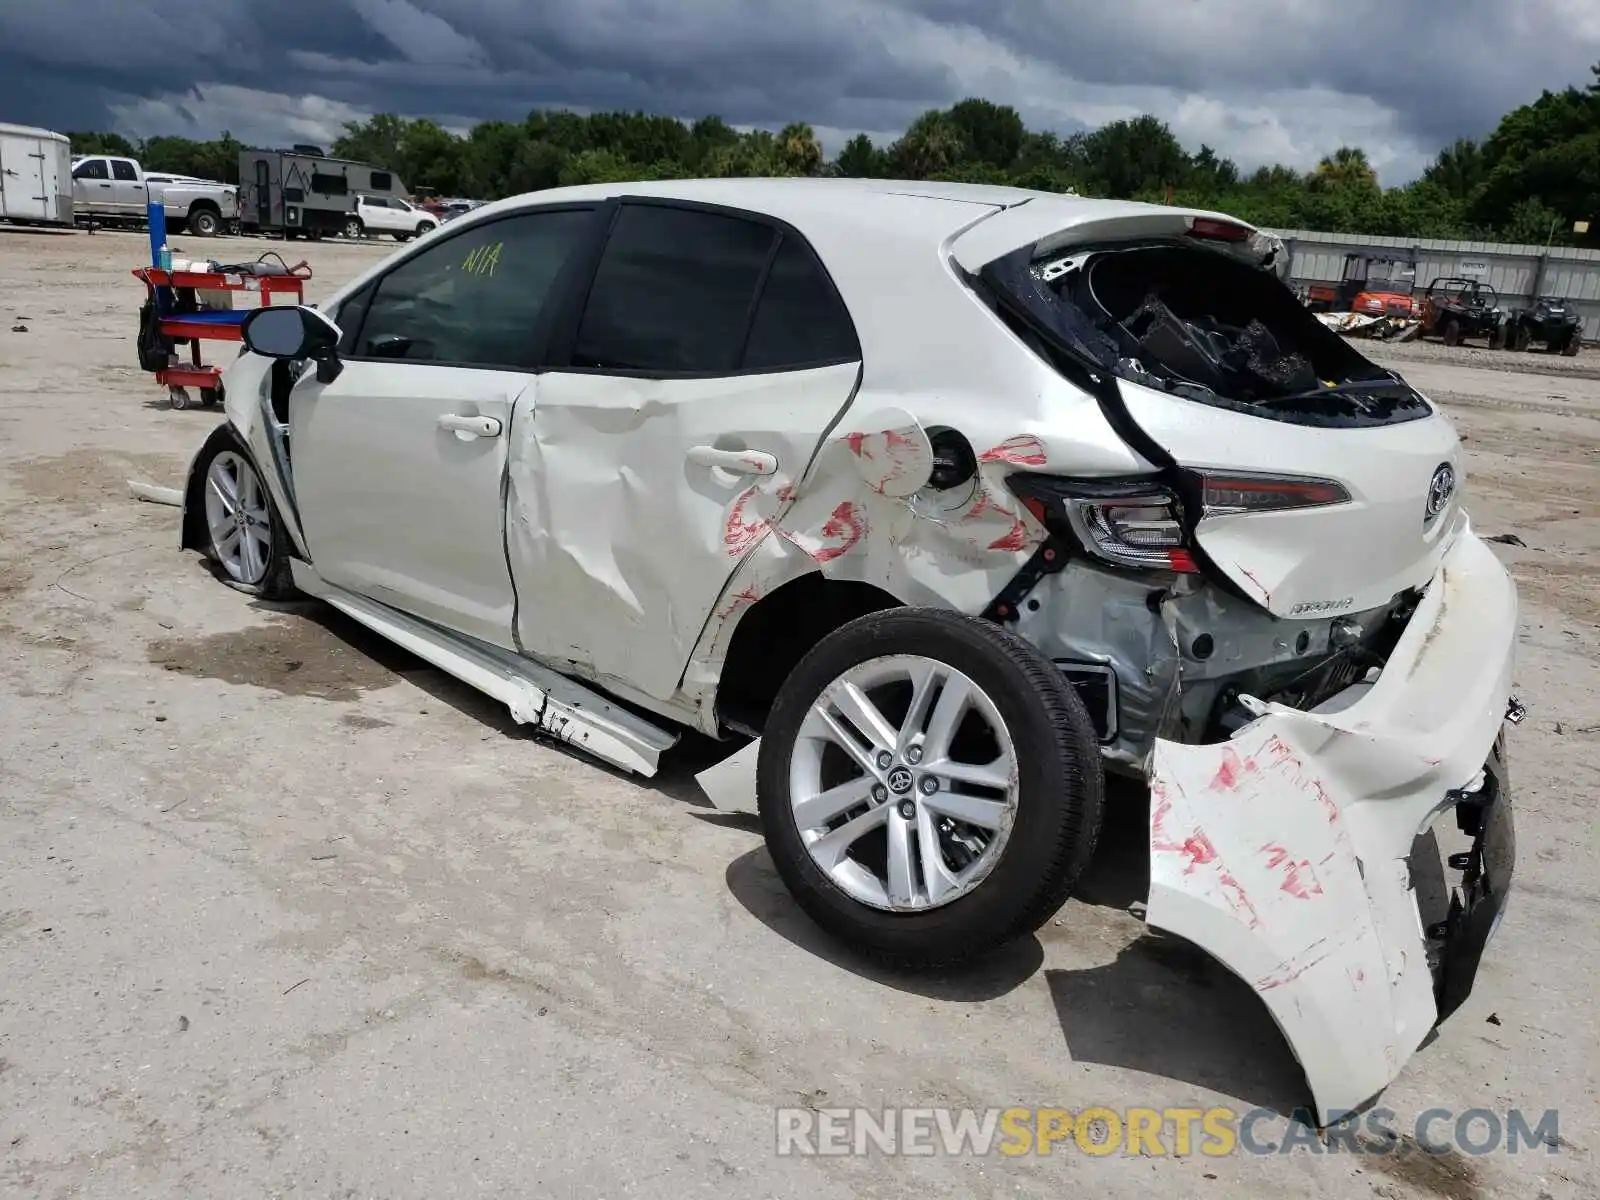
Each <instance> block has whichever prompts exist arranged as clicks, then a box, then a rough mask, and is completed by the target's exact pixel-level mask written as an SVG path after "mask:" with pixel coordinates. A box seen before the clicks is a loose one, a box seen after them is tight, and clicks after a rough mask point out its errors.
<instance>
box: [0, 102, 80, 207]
mask: <svg viewBox="0 0 1600 1200" xmlns="http://www.w3.org/2000/svg"><path fill="white" fill-rule="evenodd" d="M0 221H15V222H16V223H17V224H19V225H71V224H72V146H71V144H70V143H69V142H68V141H67V139H66V137H65V136H64V135H62V134H59V133H55V132H53V131H51V130H49V129H35V128H33V127H32V126H31V125H5V124H0Z"/></svg>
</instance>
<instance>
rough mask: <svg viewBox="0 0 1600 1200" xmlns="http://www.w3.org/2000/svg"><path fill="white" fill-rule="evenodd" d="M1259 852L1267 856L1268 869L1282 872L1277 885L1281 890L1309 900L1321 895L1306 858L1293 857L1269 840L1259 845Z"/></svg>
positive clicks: (1296, 897)
mask: <svg viewBox="0 0 1600 1200" xmlns="http://www.w3.org/2000/svg"><path fill="white" fill-rule="evenodd" d="M1261 853H1263V854H1265V855H1266V856H1267V869H1268V870H1270V871H1278V870H1281V871H1282V872H1283V883H1282V884H1280V885H1279V886H1280V889H1281V890H1282V891H1285V892H1288V893H1289V895H1291V896H1293V897H1294V898H1295V899H1296V900H1309V899H1311V897H1313V896H1320V895H1322V884H1321V882H1320V881H1319V880H1318V879H1317V873H1316V872H1315V871H1314V870H1312V868H1311V863H1310V862H1308V861H1307V860H1306V859H1303V858H1301V859H1295V858H1293V857H1292V856H1291V855H1290V854H1289V852H1288V851H1287V850H1285V849H1284V848H1283V847H1282V846H1277V845H1273V844H1272V843H1271V842H1268V843H1267V844H1266V845H1265V846H1263V847H1261Z"/></svg>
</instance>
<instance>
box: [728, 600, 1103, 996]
mask: <svg viewBox="0 0 1600 1200" xmlns="http://www.w3.org/2000/svg"><path fill="white" fill-rule="evenodd" d="M1102 788H1103V779H1102V773H1101V766H1100V756H1099V751H1098V748H1097V745H1096V741H1095V736H1094V732H1093V726H1092V724H1091V722H1090V720H1089V716H1088V713H1087V712H1086V711H1085V710H1084V707H1083V703H1082V701H1081V700H1080V699H1079V698H1078V695H1077V692H1076V691H1075V690H1074V689H1073V687H1072V685H1071V684H1069V683H1068V682H1067V681H1066V679H1065V677H1064V676H1063V675H1062V674H1061V672H1060V671H1059V670H1057V669H1056V667H1055V666H1054V665H1053V664H1052V663H1051V662H1050V661H1049V660H1048V659H1047V658H1045V657H1044V656H1043V655H1042V654H1041V653H1040V652H1039V651H1038V650H1037V649H1035V648H1034V647H1033V646H1032V645H1030V644H1029V643H1027V642H1024V641H1022V640H1021V639H1019V638H1016V637H1014V636H1012V635H1011V634H1010V633H1007V632H1006V631H1005V630H1003V629H1001V628H1000V627H998V626H997V625H994V624H993V623H991V622H988V621H984V620H981V619H979V618H976V617H968V616H965V615H963V614H960V613H956V612H951V611H947V610H943V609H930V608H902V609H890V610H886V611H883V612H877V613H872V614H869V615H868V616H865V617H861V618H859V619H858V620H855V621H852V622H850V623H849V624H847V625H844V626H843V627H841V628H840V629H838V630H836V631H835V632H834V633H832V634H830V635H829V636H828V637H826V638H824V639H823V640H822V641H821V642H820V643H819V644H818V645H817V646H816V647H814V648H813V649H812V650H811V652H810V653H808V654H807V655H806V657H805V658H804V659H802V660H801V661H800V663H799V665H798V666H797V667H796V668H795V669H794V671H793V672H792V673H791V674H790V676H789V678H788V679H787V680H786V681H785V682H784V684H783V687H782V688H781V689H780V690H779V692H778V696H777V699H776V701H775V702H774V704H773V706H772V710H771V713H770V715H769V717H768V719H767V724H766V728H765V730H764V732H763V735H762V739H761V749H760V758H759V765H758V785H757V799H758V804H759V807H760V811H761V821H762V827H763V830H764V832H765V834H766V841H767V848H768V851H769V853H770V854H771V855H772V859H773V862H774V864H775V865H776V867H777V869H778V873H779V875H780V876H782V878H783V881H784V883H785V884H786V885H787V886H788V888H789V890H790V892H791V893H792V894H793V895H794V897H795V899H796V901H797V902H798V903H799V904H800V906H801V907H802V908H803V909H804V910H805V911H806V912H807V913H808V914H809V915H810V916H811V917H812V919H813V920H815V921H816V922H817V924H819V925H820V926H822V927H823V928H824V929H826V930H827V931H829V932H830V933H832V934H834V935H835V936H837V937H839V938H840V939H841V940H843V941H845V942H846V943H848V944H849V945H851V946H852V947H854V948H855V949H857V950H859V951H861V952H863V953H865V954H867V955H869V956H872V957H875V958H878V959H882V960H886V961H891V962H896V963H900V964H904V965H908V966H923V967H927V966H939V965H947V964H951V963H955V962H959V961H962V960H965V959H970V958H973V957H976V956H978V955H980V954H983V953H985V952H988V951H991V950H994V949H995V948H997V947H998V946H1000V945H1001V944H1003V943H1005V942H1006V941H1009V940H1011V939H1013V938H1016V937H1020V936H1023V935H1025V934H1028V933H1031V932H1032V931H1033V930H1034V929H1037V928H1038V927H1039V926H1040V925H1041V924H1043V923H1044V921H1046V920H1047V919H1049V917H1050V915H1051V914H1052V913H1054V912H1055V911H1056V909H1058V908H1059V907H1060V906H1061V904H1062V903H1063V902H1064V901H1065V900H1066V898H1067V895H1068V894H1069V892H1070V891H1071V889H1072V887H1073V885H1074V884H1075V883H1076V881H1077V878H1078V876H1079V874H1080V873H1081V872H1082V870H1083V868H1084V866H1085V865H1086V864H1087V863H1088V861H1089V859H1090V857H1091V855H1092V854H1093V851H1094V844H1095V839H1096V837H1097V836H1098V833H1099V829H1100V816H1101V803H1102V801H1101V795H1102Z"/></svg>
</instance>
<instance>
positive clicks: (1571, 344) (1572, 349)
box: [1561, 329, 1583, 358]
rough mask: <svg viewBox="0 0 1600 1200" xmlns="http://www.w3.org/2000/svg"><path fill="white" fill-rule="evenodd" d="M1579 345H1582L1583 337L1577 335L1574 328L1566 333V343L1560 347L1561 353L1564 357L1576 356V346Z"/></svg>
mask: <svg viewBox="0 0 1600 1200" xmlns="http://www.w3.org/2000/svg"><path fill="white" fill-rule="evenodd" d="M1581 345H1583V339H1582V338H1581V337H1579V336H1578V331H1577V330H1576V329H1574V330H1573V331H1572V332H1571V333H1569V334H1567V340H1566V343H1565V344H1564V345H1563V346H1562V347H1561V353H1562V355H1563V356H1565V357H1566V358H1576V357H1577V354H1578V347H1580V346H1581Z"/></svg>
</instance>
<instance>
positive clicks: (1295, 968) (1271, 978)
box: [1256, 938, 1338, 992]
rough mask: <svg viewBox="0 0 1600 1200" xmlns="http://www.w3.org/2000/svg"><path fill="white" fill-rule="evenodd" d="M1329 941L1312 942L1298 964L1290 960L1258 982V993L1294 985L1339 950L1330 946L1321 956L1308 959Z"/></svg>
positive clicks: (1321, 939) (1318, 940) (1320, 939)
mask: <svg viewBox="0 0 1600 1200" xmlns="http://www.w3.org/2000/svg"><path fill="white" fill-rule="evenodd" d="M1327 940H1328V939H1327V938H1318V939H1317V940H1316V941H1314V942H1312V943H1311V945H1309V946H1307V947H1306V948H1305V951H1304V952H1303V953H1302V954H1301V956H1300V961H1298V962H1297V961H1294V960H1290V961H1288V962H1285V963H1283V964H1282V965H1281V966H1280V967H1279V968H1278V969H1277V970H1276V971H1274V972H1273V973H1272V974H1270V975H1264V976H1262V977H1261V978H1260V979H1258V980H1256V991H1258V992H1270V991H1271V990H1272V989H1273V988H1279V987H1283V986H1284V985H1285V984H1289V983H1293V982H1294V981H1295V980H1296V979H1299V978H1300V976H1302V975H1304V974H1305V973H1306V972H1307V971H1309V970H1311V968H1312V967H1314V966H1316V965H1317V964H1318V963H1319V962H1321V961H1322V960H1323V959H1325V958H1327V957H1328V956H1329V955H1330V954H1332V953H1333V952H1334V950H1336V949H1338V947H1336V946H1329V947H1328V948H1327V949H1326V950H1324V951H1322V953H1321V954H1318V955H1316V957H1314V958H1308V957H1307V955H1309V954H1310V953H1311V952H1312V951H1313V950H1315V949H1317V948H1318V947H1319V946H1321V945H1323V944H1324V943H1325V942H1327Z"/></svg>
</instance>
